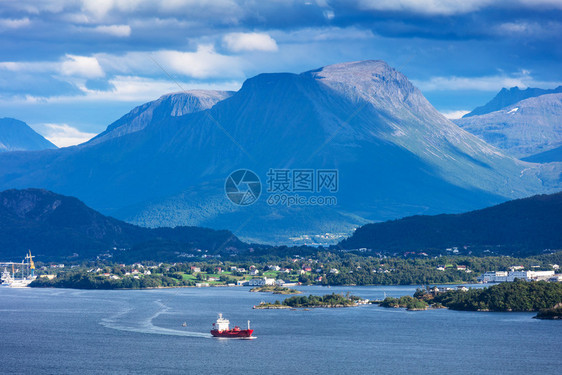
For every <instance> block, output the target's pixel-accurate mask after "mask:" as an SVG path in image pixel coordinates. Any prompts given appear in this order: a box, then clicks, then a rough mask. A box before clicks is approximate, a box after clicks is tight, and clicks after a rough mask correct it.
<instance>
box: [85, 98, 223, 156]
mask: <svg viewBox="0 0 562 375" xmlns="http://www.w3.org/2000/svg"><path fill="white" fill-rule="evenodd" d="M232 94H233V92H231V91H213V90H190V91H185V92H178V93H173V94H167V95H163V96H161V97H160V98H159V99H158V100H154V101H152V102H148V103H145V104H143V105H141V106H138V107H136V108H134V109H133V110H132V111H131V112H129V113H127V114H126V115H125V116H123V117H121V118H120V119H119V120H117V121H115V122H114V123H113V124H111V125H109V126H108V127H107V129H106V130H105V131H104V132H103V133H101V134H99V135H97V136H96V137H94V138H92V139H91V140H90V141H88V143H87V144H89V145H93V144H97V143H100V142H103V141H106V140H108V139H111V138H116V137H121V136H123V135H125V134H130V133H134V132H137V131H140V130H142V129H144V128H145V127H147V126H150V125H151V124H155V123H158V122H159V121H161V120H162V119H165V118H169V117H178V116H183V115H186V114H188V113H194V112H199V111H202V110H205V109H209V108H211V107H212V106H214V105H215V104H217V103H218V102H220V101H221V100H224V99H226V98H228V97H230V96H232Z"/></svg>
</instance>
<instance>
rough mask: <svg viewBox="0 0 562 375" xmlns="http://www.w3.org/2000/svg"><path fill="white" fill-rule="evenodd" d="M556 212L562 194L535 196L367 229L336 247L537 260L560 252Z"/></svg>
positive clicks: (560, 223) (560, 218)
mask: <svg viewBox="0 0 562 375" xmlns="http://www.w3.org/2000/svg"><path fill="white" fill-rule="evenodd" d="M561 212H562V192H559V193H556V194H550V195H537V196H533V197H530V198H525V199H517V200H513V201H509V202H505V203H502V204H500V205H497V206H493V207H488V208H485V209H482V210H477V211H472V212H467V213H462V214H449V215H446V214H443V215H435V216H425V215H424V216H411V217H406V218H403V219H399V220H393V221H387V222H384V223H375V224H367V225H365V226H362V227H360V228H358V229H357V230H356V231H355V233H354V234H353V235H352V236H351V237H350V238H348V239H345V240H344V241H342V242H341V243H340V244H339V246H340V247H342V248H345V249H359V248H370V249H373V250H382V251H392V250H394V251H420V250H425V251H428V250H431V249H434V250H435V249H437V250H441V251H443V250H444V249H446V248H452V247H459V248H461V249H464V246H467V247H468V250H469V251H470V250H473V251H474V252H477V251H479V252H482V251H483V250H484V251H485V250H489V251H492V252H493V253H497V254H503V255H509V254H515V253H517V254H537V253H541V252H542V251H543V250H555V249H558V250H559V249H562V215H560V213H561ZM463 251H464V250H463Z"/></svg>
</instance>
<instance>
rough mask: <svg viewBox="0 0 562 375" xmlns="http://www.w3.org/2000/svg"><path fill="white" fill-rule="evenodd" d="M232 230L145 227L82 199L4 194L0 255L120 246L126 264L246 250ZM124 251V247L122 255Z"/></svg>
mask: <svg viewBox="0 0 562 375" xmlns="http://www.w3.org/2000/svg"><path fill="white" fill-rule="evenodd" d="M246 247H247V245H246V244H244V243H242V242H241V241H240V240H239V239H238V238H236V236H234V235H233V234H232V233H231V232H229V231H226V230H223V231H220V230H213V229H207V228H199V227H176V228H154V229H150V228H143V227H139V226H136V225H131V224H128V223H125V222H123V221H120V220H117V219H114V218H112V217H108V216H104V215H102V214H100V213H99V212H97V211H94V210H92V209H91V208H89V207H88V206H86V205H85V204H84V203H82V202H81V201H80V200H78V199H76V198H73V197H67V196H63V195H59V194H55V193H52V192H50V191H46V190H40V189H26V190H6V191H4V192H0V251H1V253H0V254H1V255H2V257H7V258H10V257H21V256H23V255H24V254H25V253H26V252H27V250H28V249H30V250H31V251H32V252H33V253H34V254H35V255H37V256H39V258H41V259H42V260H48V259H55V258H62V257H70V256H73V255H74V258H78V259H83V258H89V257H92V256H95V255H97V254H99V253H104V252H108V251H111V250H114V248H116V251H117V255H119V256H120V257H121V258H126V259H127V260H136V259H154V257H157V256H159V257H160V258H161V259H169V258H170V253H172V254H174V253H177V254H179V253H181V252H186V251H187V252H188V251H190V250H193V249H206V250H208V251H211V252H213V251H216V250H221V249H222V250H224V249H225V248H239V249H243V248H246ZM120 249H124V250H122V251H120Z"/></svg>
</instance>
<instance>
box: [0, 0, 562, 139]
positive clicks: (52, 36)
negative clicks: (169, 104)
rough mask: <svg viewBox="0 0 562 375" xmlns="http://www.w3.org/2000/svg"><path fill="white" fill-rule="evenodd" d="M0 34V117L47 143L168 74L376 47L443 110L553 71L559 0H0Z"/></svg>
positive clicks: (317, 58)
mask: <svg viewBox="0 0 562 375" xmlns="http://www.w3.org/2000/svg"><path fill="white" fill-rule="evenodd" d="M0 35H1V38H0V117H14V118H17V119H20V120H23V121H25V122H27V123H28V124H30V125H31V126H32V127H33V128H35V129H36V130H37V131H39V132H40V133H42V134H43V135H45V136H47V138H49V139H50V140H52V141H53V142H55V143H56V144H58V145H60V146H65V145H70V144H76V143H78V142H81V141H84V140H86V139H87V138H88V137H90V136H92V135H94V134H96V133H99V132H101V131H103V130H104V129H105V127H106V126H107V125H109V124H110V123H111V122H113V121H115V120H116V119H117V118H119V117H120V116H122V115H123V114H125V113H126V112H128V111H129V110H130V109H132V108H133V107H134V106H136V105H139V104H141V103H144V102H146V101H150V100H154V99H156V98H158V97H159V96H161V95H162V94H165V93H168V92H173V91H180V87H179V86H181V87H182V88H184V89H195V88H209V89H228V90H236V89H238V88H239V87H240V86H241V84H242V82H243V81H244V80H245V79H246V78H248V77H252V76H254V75H256V74H259V73H262V72H294V73H300V72H303V71H307V70H310V69H315V68H318V67H321V66H324V65H328V64H333V63H338V62H344V61H356V60H366V59H381V60H385V61H386V62H388V63H389V64H390V65H391V66H393V67H394V68H396V69H398V70H400V71H401V72H403V73H404V74H406V75H407V76H408V77H409V78H410V79H411V80H412V81H413V82H414V84H415V85H416V86H417V87H419V88H420V89H421V90H422V92H423V93H424V95H425V96H426V97H427V98H428V99H429V100H430V102H431V103H432V104H433V105H434V106H435V107H436V108H437V109H438V110H440V111H441V112H443V113H446V114H447V115H450V116H454V114H457V116H458V114H460V113H462V111H469V110H471V109H473V108H474V107H475V106H478V105H481V104H484V103H485V102H487V101H488V100H489V99H491V98H492V97H493V96H494V95H495V93H496V92H497V91H499V90H500V89H501V88H502V87H512V86H520V87H543V88H552V87H556V86H558V85H560V84H562V69H561V67H562V0H509V1H491V0H464V1H459V0H349V1H343V0H334V1H331V0H316V1H314V0H305V1H297V0H272V1H267V0H263V1H259V0H199V1H196V0H169V1H165V2H157V1H153V0H92V1H90V0H17V1H9V0H8V1H7V0H0ZM177 83H179V86H178V84H177Z"/></svg>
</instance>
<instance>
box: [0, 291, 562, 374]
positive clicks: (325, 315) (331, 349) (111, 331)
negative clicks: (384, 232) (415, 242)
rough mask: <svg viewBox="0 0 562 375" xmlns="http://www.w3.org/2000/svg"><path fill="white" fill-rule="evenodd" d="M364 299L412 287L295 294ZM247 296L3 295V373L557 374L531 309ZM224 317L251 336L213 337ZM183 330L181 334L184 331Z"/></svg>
mask: <svg viewBox="0 0 562 375" xmlns="http://www.w3.org/2000/svg"><path fill="white" fill-rule="evenodd" d="M300 289H301V290H303V291H304V292H305V293H311V294H320V295H321V294H326V293H331V292H336V293H338V292H346V291H351V292H352V293H353V294H356V295H359V296H361V297H365V298H371V299H374V298H378V299H380V298H382V297H383V296H384V293H386V294H387V295H390V296H401V295H411V294H412V293H413V292H414V291H415V287H341V288H340V287H338V288H335V287H332V288H329V289H328V288H322V287H301V288H300ZM283 298H284V296H274V295H271V294H263V293H250V292H248V289H247V288H203V289H196V288H183V289H164V290H144V291H76V290H61V289H29V288H28V289H9V288H2V289H0V372H1V373H6V374H32V373H33V374H108V373H119V374H179V373H189V374H342V373H349V374H374V373H376V374H478V373H487V374H539V373H540V374H559V373H560V368H562V353H561V346H560V337H561V334H562V322H560V321H540V320H536V319H531V318H532V316H533V315H534V314H532V313H482V312H481V313H476V312H456V311H448V310H431V311H421V312H408V311H404V310H402V309H385V308H381V307H378V306H374V305H367V306H360V307H355V308H346V309H312V310H310V311H303V310H297V311H290V310H252V308H251V307H252V305H255V304H258V303H259V302H260V301H271V302H272V301H275V300H276V299H283ZM217 312H222V313H224V315H225V316H226V317H227V318H228V319H230V321H231V324H238V325H240V326H242V327H245V325H246V321H247V320H248V319H249V320H251V324H252V328H253V329H255V332H254V334H255V336H257V337H258V338H257V339H255V340H224V339H222V340H221V339H215V338H212V337H211V336H210V334H209V330H210V328H211V323H212V322H213V321H214V320H215V319H216V314H217ZM183 322H187V327H182V325H181V324H182V323H183Z"/></svg>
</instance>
